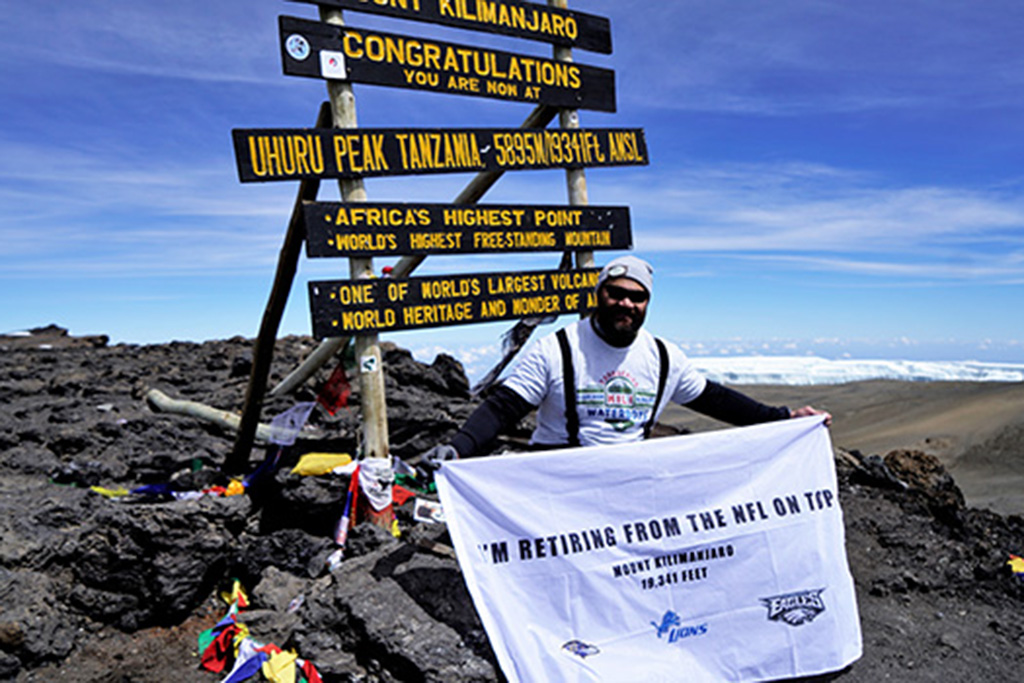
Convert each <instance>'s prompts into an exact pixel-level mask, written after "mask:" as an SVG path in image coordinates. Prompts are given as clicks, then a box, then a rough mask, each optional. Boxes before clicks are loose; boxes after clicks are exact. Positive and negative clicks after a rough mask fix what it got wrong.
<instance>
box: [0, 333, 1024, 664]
mask: <svg viewBox="0 0 1024 683" xmlns="http://www.w3.org/2000/svg"><path fill="white" fill-rule="evenodd" d="M45 335H48V336H47V338H46V339H41V338H40V337H41V336H45ZM41 343H44V344H47V345H48V346H49V348H39V347H40V344H41ZM314 346H315V342H313V341H312V340H310V339H308V338H304V337H301V338H300V337H291V338H286V339H283V340H281V341H280V342H279V343H278V346H277V352H276V357H275V364H274V372H273V374H272V377H271V383H272V385H273V383H275V382H276V381H277V380H279V379H280V377H281V376H283V374H284V373H286V372H288V371H290V370H291V369H292V368H294V367H295V365H296V364H297V363H298V362H299V360H300V359H301V358H302V357H304V356H305V355H306V354H307V353H308V352H309V351H310V350H311V349H312V348H313V347H314ZM251 348H252V344H251V341H250V340H245V339H241V338H234V339H229V340H225V341H214V342H207V343H203V344H192V343H171V344H163V345H155V346H126V345H119V346H107V345H106V340H105V339H103V338H88V339H73V338H70V337H66V336H62V334H61V331H60V330H56V329H55V330H49V332H46V331H42V332H41V333H40V335H37V337H36V338H34V339H29V338H21V337H16V338H3V339H0V679H13V680H17V681H50V680H65V681H90V682H91V681H110V682H121V681H167V680H179V681H203V680H210V681H215V680H219V677H217V676H216V675H214V674H210V673H206V672H204V671H202V670H200V669H199V668H198V661H199V660H198V655H197V653H196V638H197V636H198V634H199V633H200V632H201V631H202V630H203V629H205V628H208V627H209V626H211V625H212V624H213V623H215V622H216V621H217V620H218V619H219V618H220V617H221V616H222V615H223V612H224V604H223V603H222V602H221V601H220V600H219V598H218V597H217V595H218V593H219V591H222V590H225V589H227V588H228V587H229V585H230V582H231V579H232V578H235V577H237V578H239V579H240V580H241V581H242V582H243V585H244V586H245V587H246V588H247V589H248V591H249V593H250V597H251V599H252V606H251V607H250V609H249V610H248V611H247V612H245V613H244V617H243V621H244V622H245V623H246V624H247V625H248V626H249V627H250V629H251V632H252V635H253V637H255V638H257V639H259V640H261V641H263V642H274V643H276V644H278V645H280V646H282V647H285V648H295V649H297V651H298V652H299V653H300V655H301V656H303V657H305V658H308V659H311V660H313V661H314V662H315V663H316V665H317V667H318V669H319V670H320V672H321V674H322V675H323V676H324V679H325V680H327V681H332V680H333V681H367V682H369V681H444V682H460V681H494V680H499V674H498V673H497V672H496V670H495V666H494V663H493V658H492V656H491V652H490V647H489V645H488V642H487V638H486V636H485V634H484V632H483V629H482V627H481V625H480V623H479V621H478V619H477V617H476V614H475V612H474V610H473V608H472V605H471V603H470V600H469V596H468V594H467V592H466V590H465V587H464V585H463V582H462V578H461V575H460V573H459V569H458V565H457V564H456V562H455V560H454V559H453V558H452V557H450V556H449V554H448V553H447V552H446V551H447V546H446V543H447V540H448V539H447V536H446V533H445V530H444V528H443V527H441V526H436V525H421V524H416V523H415V522H414V521H413V520H412V518H411V515H410V513H409V510H408V508H409V507H410V505H407V506H405V507H404V508H403V509H400V510H399V511H398V515H399V521H400V523H401V527H402V530H403V536H402V538H401V539H400V540H396V539H394V538H392V537H391V536H390V535H389V534H387V533H386V532H383V531H382V530H379V529H377V528H375V527H372V526H369V525H363V526H360V527H358V528H357V529H356V530H355V531H354V534H353V538H352V541H351V544H350V553H349V556H348V557H347V559H346V560H345V561H344V562H343V563H342V565H341V566H340V567H339V568H338V569H337V570H336V571H334V572H333V573H329V572H327V571H326V570H325V569H324V559H325V558H326V557H327V555H328V554H329V553H330V552H331V550H332V549H333V544H332V541H331V538H330V534H331V529H332V527H333V525H334V522H335V521H336V519H337V517H338V515H339V513H340V510H341V505H342V496H343V495H344V490H345V487H346V485H347V482H346V481H345V479H344V478H343V477H331V476H326V477H298V476H296V475H291V474H290V473H289V472H288V469H289V468H282V469H280V470H279V471H278V472H277V474H276V475H275V477H274V479H273V482H272V483H270V484H268V485H266V486H264V487H262V488H260V489H258V490H255V491H253V493H252V495H246V496H234V497H216V498H214V497H208V498H204V499H201V500H198V501H191V502H182V501H178V502H168V501H160V500H149V499H120V500H118V501H112V500H109V499H107V498H104V497H103V496H100V495H98V494H96V493H93V492H92V491H90V490H89V488H88V486H89V485H92V484H100V485H102V486H106V487H115V486H124V487H127V488H133V487H135V486H138V485H141V484H146V483H164V482H173V484H174V485H175V486H176V487H178V488H180V489H182V490H194V489H197V488H200V487H202V486H205V485H209V484H212V483H223V477H222V475H221V474H220V471H219V466H220V464H221V463H223V461H224V458H225V456H226V455H227V453H228V452H229V451H230V448H231V444H232V435H231V434H230V433H228V432H225V431H223V430H222V429H221V428H219V427H216V426H213V425H211V424H209V423H206V422H203V421H200V420H198V419H196V418H192V417H185V416H180V415H172V414H167V413H158V412H155V411H154V410H152V409H151V408H150V407H149V406H148V405H147V404H146V402H145V400H144V396H145V392H146V390H147V389H149V388H157V389H160V390H161V391H163V392H164V393H166V394H168V395H170V396H172V397H174V398H182V399H190V400H194V401H200V402H203V403H206V404H209V405H212V406H215V407H217V408H222V409H226V410H232V411H237V410H239V409H240V407H241V403H242V400H243V397H244V394H245V388H246V385H247V382H248V372H249V367H250V365H251ZM385 365H386V367H387V372H388V379H387V390H388V399H389V407H388V417H389V424H390V431H391V440H392V449H393V451H394V452H395V453H396V454H398V455H411V454H413V453H416V452H419V451H420V450H422V449H424V448H426V447H427V446H429V445H431V444H433V443H434V442H436V441H437V440H439V439H440V438H443V437H444V436H446V435H447V434H449V433H451V432H452V431H454V429H455V428H456V426H457V425H458V424H460V423H461V421H462V419H464V417H465V416H466V415H467V414H468V412H469V411H470V410H471V409H472V405H473V404H472V402H471V401H470V400H469V398H468V392H467V386H466V381H465V377H464V376H463V375H462V373H461V369H460V368H459V367H458V365H457V364H456V363H454V362H453V361H451V360H450V359H446V358H444V357H441V358H439V359H438V360H437V361H436V362H435V363H434V364H433V365H432V366H426V365H422V364H420V363H416V362H415V361H414V360H413V359H412V358H411V357H410V356H409V354H408V353H406V352H404V351H402V350H399V349H394V348H389V349H388V350H387V353H386V357H385ZM332 369H333V368H330V367H328V368H326V369H324V370H322V371H321V372H320V374H319V375H318V376H317V378H316V380H315V381H314V382H311V383H310V386H312V387H316V386H319V385H320V384H322V383H323V382H324V381H325V380H326V378H327V376H328V374H329V372H330V370H332ZM313 398H314V393H313V389H303V390H301V391H299V392H298V394H297V395H293V396H289V397H286V398H280V399H274V400H272V401H270V402H269V404H268V405H267V407H266V408H265V410H264V416H263V417H264V421H266V420H269V418H270V417H271V416H273V415H274V414H276V413H278V412H280V411H282V410H284V409H286V408H288V407H290V406H291V405H293V404H294V403H295V402H297V401H305V400H312V399H313ZM354 405H355V406H358V401H357V400H356V401H355V402H354ZM311 421H312V422H313V425H314V432H311V433H310V434H309V435H307V436H306V437H304V438H303V439H300V441H299V443H298V444H297V445H296V448H293V449H291V451H289V452H288V453H286V458H291V459H294V458H295V457H297V455H298V452H299V451H301V450H304V449H305V450H308V449H311V448H315V449H316V450H342V451H348V452H353V451H354V449H355V447H356V439H357V434H358V408H357V407H356V408H352V409H350V410H342V411H341V412H340V413H339V414H338V415H337V416H336V417H335V418H331V417H329V416H327V415H326V414H323V413H320V412H317V413H315V414H314V417H313V419H312V420H311ZM260 457H261V456H260V454H259V453H256V452H254V457H253V464H254V465H255V464H256V461H257V460H258V459H259V458H260ZM837 464H838V466H839V472H840V480H841V500H842V503H843V508H844V512H845V518H846V528H847V549H848V554H849V559H850V565H851V569H852V571H853V575H854V579H855V581H856V584H857V591H858V601H859V605H860V614H861V622H862V626H863V631H864V648H865V654H864V657H863V658H862V659H861V660H860V661H859V662H857V663H856V664H854V665H853V667H852V668H851V669H849V670H848V671H846V672H843V673H841V674H840V675H839V676H838V677H837V678H836V679H837V680H842V681H879V680H886V679H888V680H893V681H911V682H916V681H922V682H923V681H934V680H946V681H967V680H972V681H974V680H980V681H997V680H998V681H1003V680H1020V677H1021V674H1020V672H1021V671H1022V670H1024V611H1022V608H1024V584H1022V583H1020V582H1018V581H1017V580H1016V579H1015V578H1014V577H1013V576H1012V575H1011V573H1010V571H1009V569H1008V567H1007V566H1006V564H1005V563H1006V561H1007V559H1008V555H1009V553H1016V554H1021V553H1022V551H1024V519H1021V518H1020V517H1016V516H1010V517H1001V516H998V515H995V514H993V513H990V512H987V511H982V510H975V509H969V508H967V507H965V506H964V504H963V498H962V496H961V495H960V492H959V490H958V489H957V488H956V485H955V483H954V482H953V481H952V479H951V478H950V477H949V475H948V473H947V472H946V471H945V470H944V469H943V468H942V466H941V465H939V464H938V461H937V460H935V459H934V458H931V457H930V456H927V455H925V454H923V453H919V452H914V451H894V452H892V453H889V454H887V455H886V456H885V458H884V459H882V458H879V457H871V455H870V454H868V455H860V454H858V453H849V452H846V451H839V450H837ZM298 596H302V598H303V600H302V603H301V606H300V607H299V608H298V609H296V610H293V611H290V610H289V609H288V605H289V603H292V601H293V600H294V599H295V598H297V597H298ZM638 680H642V677H640V678H638Z"/></svg>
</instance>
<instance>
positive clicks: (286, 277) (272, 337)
mask: <svg viewBox="0 0 1024 683" xmlns="http://www.w3.org/2000/svg"><path fill="white" fill-rule="evenodd" d="M330 116H331V112H330V109H329V108H328V107H327V106H322V107H321V108H320V114H319V115H318V116H317V119H316V127H317V128H326V127H327V126H328V125H329V122H330ZM319 190H320V181H319V180H317V179H312V180H303V181H301V182H300V183H299V191H298V195H297V196H296V197H295V205H294V206H293V207H292V216H291V219H290V220H289V221H288V230H287V232H286V233H285V237H284V244H283V245H282V246H281V253H280V254H279V255H278V258H277V271H276V273H275V274H274V284H273V286H272V287H271V289H270V298H269V300H268V301H267V306H266V308H265V309H264V310H263V319H262V321H260V331H259V334H258V335H257V336H256V342H255V344H254V345H253V352H252V355H253V359H252V369H251V370H250V371H249V386H248V388H247V389H246V391H245V403H244V406H243V408H242V419H241V421H240V423H239V426H238V433H237V434H236V435H235V444H234V447H233V448H232V449H231V453H230V454H229V455H228V457H227V459H226V460H225V461H224V471H225V472H227V473H228V474H240V473H242V472H244V471H245V469H246V467H248V464H249V456H250V455H251V453H252V445H253V440H254V438H255V436H256V429H257V427H258V426H259V423H260V409H261V408H262V407H263V395H264V393H266V390H267V376H268V375H269V374H270V364H271V362H272V361H273V359H274V343H275V342H276V341H277V331H278V329H279V328H280V326H281V317H282V316H283V315H284V308H285V305H286V304H287V303H288V294H289V293H290V292H291V289H292V283H293V282H294V281H295V271H296V269H297V268H298V263H299V255H300V254H301V252H302V239H303V235H304V234H305V226H304V223H303V216H302V202H303V201H304V200H305V201H313V200H315V199H316V195H317V192H318V191H319Z"/></svg>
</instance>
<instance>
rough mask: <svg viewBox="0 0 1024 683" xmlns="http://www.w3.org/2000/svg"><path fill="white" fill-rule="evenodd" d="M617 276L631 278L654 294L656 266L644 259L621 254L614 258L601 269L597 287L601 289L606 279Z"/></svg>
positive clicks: (612, 278)
mask: <svg viewBox="0 0 1024 683" xmlns="http://www.w3.org/2000/svg"><path fill="white" fill-rule="evenodd" d="M617 277H626V278H629V279H630V280H632V281H634V282H637V283H639V284H641V285H643V287H644V289H646V290H647V293H648V294H651V295H653V294H654V286H653V285H654V268H653V267H651V264H650V263H648V262H647V261H644V260H643V259H639V258H637V257H636V256H620V257H618V258H616V259H612V260H611V261H609V262H608V265H606V266H605V267H604V268H602V269H601V274H600V275H599V276H598V277H597V289H601V285H603V284H604V281H605V280H614V279H615V278H617ZM595 291H596V290H595Z"/></svg>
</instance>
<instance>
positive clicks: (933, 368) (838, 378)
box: [690, 356, 1024, 385]
mask: <svg viewBox="0 0 1024 683" xmlns="http://www.w3.org/2000/svg"><path fill="white" fill-rule="evenodd" d="M690 361H691V362H692V363H693V364H694V366H695V367H696V368H697V370H698V371H700V373H701V374H703V375H704V376H705V377H707V378H708V379H710V380H713V381H715V382H719V383H721V384H791V385H799V384H844V383H847V382H861V381H865V380H872V379H892V380H900V381H905V382H1024V363H988V362H979V361H917V360H848V359H841V360H829V359H827V358H819V357H816V356H728V357H707V356H691V357H690Z"/></svg>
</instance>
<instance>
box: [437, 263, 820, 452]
mask: <svg viewBox="0 0 1024 683" xmlns="http://www.w3.org/2000/svg"><path fill="white" fill-rule="evenodd" d="M653 272H654V271H653V269H652V268H651V266H650V264H648V263H647V262H646V261H643V260H641V259H639V258H637V257H635V256H623V257H620V258H617V259H614V260H613V261H611V262H610V263H609V264H608V265H607V266H605V267H604V268H603V269H602V270H601V274H600V276H599V277H598V281H597V292H596V293H597V308H596V309H595V310H594V312H593V314H592V315H591V316H590V317H588V318H584V319H582V320H579V321H578V322H575V323H573V324H571V325H569V326H568V327H565V328H563V329H561V330H559V331H558V332H557V333H555V334H552V335H549V336H547V337H544V338H543V339H541V340H540V341H538V342H537V343H536V344H535V345H534V346H533V348H532V349H531V350H530V351H529V352H528V353H527V354H526V355H525V356H524V357H523V359H522V360H521V361H520V362H519V363H518V364H517V365H516V366H515V368H514V369H513V370H512V372H511V373H510V375H509V377H508V378H507V379H506V380H505V382H504V383H503V384H502V385H501V386H499V387H498V388H497V389H496V390H495V391H494V392H493V393H492V394H491V395H490V396H489V397H488V398H487V399H486V400H485V401H484V402H483V403H482V404H481V405H480V406H479V407H478V408H477V409H476V411H474V412H473V414H472V415H470V417H469V419H468V420H466V423H465V424H464V425H463V427H462V429H461V430H459V433H458V434H456V435H455V437H454V438H453V439H452V441H451V443H450V444H441V445H438V446H435V447H434V448H432V449H430V450H429V451H427V452H426V453H424V454H423V456H422V458H421V461H420V462H421V467H422V468H424V469H426V470H428V471H431V470H435V469H437V468H438V467H440V466H441V463H443V462H444V461H447V460H454V459H457V458H465V457H472V456H475V455H479V454H481V453H486V452H487V451H488V450H489V447H490V446H491V444H492V442H493V440H494V438H495V437H496V436H497V435H498V434H499V433H500V432H502V431H504V430H506V429H508V428H510V427H512V426H514V425H515V424H516V423H517V422H519V420H521V419H522V418H523V417H524V416H525V415H526V414H527V413H529V412H530V411H531V410H533V409H535V408H536V409H537V428H536V429H535V430H534V432H533V436H532V437H531V439H530V445H531V447H532V448H536V449H545V448H564V447H569V446H594V445H600V444H610V443H622V442H625V441H639V440H641V439H645V438H647V437H648V436H650V433H651V429H652V428H653V427H654V423H655V422H656V421H657V419H658V416H659V415H660V414H661V412H662V410H663V409H664V408H665V406H666V405H667V404H668V401H674V402H676V403H679V404H682V405H684V406H686V407H687V408H691V409H693V410H696V411H697V412H699V413H702V414H704V415H708V416H710V417H713V418H715V419H718V420H722V421H723V422H728V423H730V424H734V425H750V424H756V423H760V422H770V421H773V420H784V419H789V418H791V417H804V416H808V415H824V416H825V424H829V423H830V422H831V416H830V415H828V413H825V412H823V411H820V410H816V409H814V408H812V407H811V406H804V407H803V408H800V409H798V410H790V409H789V408H785V407H781V406H780V407H773V406H767V405H764V404H763V403H759V402H758V401H755V400H754V399H752V398H750V397H748V396H745V395H744V394H741V393H739V392H737V391H734V390H732V389H729V388H727V387H724V386H722V385H721V384H718V383H716V382H712V381H710V380H707V379H705V378H704V377H703V376H701V375H700V374H699V373H698V372H697V371H696V369H694V367H693V365H692V364H691V363H690V361H689V359H687V357H686V355H685V354H684V353H683V352H682V351H681V350H680V349H679V348H678V347H676V346H675V345H674V344H669V343H666V342H664V341H663V340H661V339H657V338H655V337H654V336H652V335H651V334H650V333H649V332H647V331H646V330H644V329H643V324H644V318H645V317H646V315H647V305H648V303H649V301H650V298H651V293H652V291H653V277H652V276H653Z"/></svg>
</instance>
